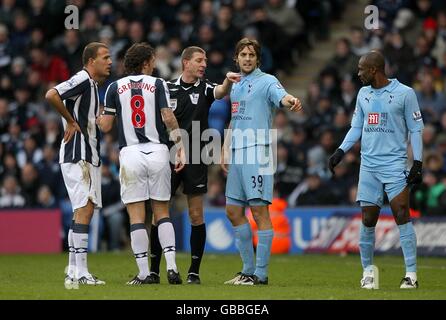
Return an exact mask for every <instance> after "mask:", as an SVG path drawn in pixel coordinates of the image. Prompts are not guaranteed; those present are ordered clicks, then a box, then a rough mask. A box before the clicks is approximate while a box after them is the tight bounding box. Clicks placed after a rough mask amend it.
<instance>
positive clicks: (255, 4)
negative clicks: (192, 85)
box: [0, 0, 446, 249]
mask: <svg viewBox="0 0 446 320" xmlns="http://www.w3.org/2000/svg"><path fill="white" fill-rule="evenodd" d="M347 2H348V1H344V0H190V1H185V0H162V1H161V0H109V1H86V0H71V1H56V0H2V1H0V210H1V209H2V208H21V207H33V208H56V207H59V208H61V209H62V211H63V212H64V224H65V226H68V224H69V222H70V220H71V207H70V203H69V199H68V196H67V192H66V190H65V186H64V183H63V180H62V176H61V172H60V167H59V164H58V150H59V144H60V140H61V138H62V135H63V128H62V123H61V118H60V116H59V115H58V114H56V113H55V111H54V110H53V109H52V108H51V107H50V106H49V105H48V104H47V103H46V102H45V101H44V93H45V92H46V90H47V89H49V88H51V87H53V86H54V85H55V84H57V83H59V82H61V81H64V80H67V79H68V78H69V77H70V76H71V75H73V74H74V73H76V72H77V71H79V70H80V69H81V68H82V61H81V60H82V59H81V56H82V50H83V47H84V45H85V44H86V43H88V42H90V41H101V42H104V43H106V44H107V45H108V46H109V48H110V51H111V55H112V59H113V67H112V68H113V70H112V76H111V77H110V78H109V79H107V81H106V82H105V83H104V84H103V85H102V86H101V87H100V101H101V102H102V101H103V95H104V93H105V89H106V87H107V85H108V84H109V83H110V82H112V81H114V80H116V79H117V78H119V77H121V76H123V57H124V53H125V51H126V49H127V48H128V47H129V46H130V45H131V44H132V43H135V42H141V41H147V42H149V43H150V44H151V45H152V46H154V47H155V48H156V54H157V62H156V70H155V75H156V76H159V77H162V78H164V79H166V80H169V79H173V78H176V77H178V75H180V74H181V59H180V55H181V52H182V49H183V48H184V47H186V46H189V45H198V46H200V47H202V48H204V49H205V50H206V51H207V57H208V67H207V72H206V77H207V78H208V79H210V80H211V81H214V82H218V83H221V81H222V80H223V79H224V77H225V74H226V72H227V71H229V70H231V71H235V70H236V67H235V66H234V63H233V49H234V45H235V43H236V42H237V41H238V40H239V39H240V38H242V37H250V38H256V39H258V40H259V41H260V43H261V45H262V57H261V59H262V70H264V71H266V72H269V73H272V74H276V75H277V76H278V77H279V78H280V79H282V78H283V77H286V76H287V75H290V74H292V71H293V69H295V68H298V66H299V63H300V57H301V56H302V55H303V54H311V50H312V45H313V44H314V42H315V41H326V40H327V39H330V38H331V37H332V35H331V34H330V23H331V22H332V21H334V20H336V19H342V13H343V10H344V9H345V6H346V5H347ZM370 3H371V4H374V5H377V6H378V7H379V12H380V28H379V29H378V30H365V29H364V28H363V26H352V27H351V30H350V34H349V36H348V37H346V38H340V39H335V40H336V41H335V46H334V48H333V57H332V58H331V59H330V60H329V61H327V63H326V65H325V66H324V67H323V68H322V69H321V71H320V73H319V75H318V77H317V78H316V79H314V81H313V82H312V83H311V84H310V86H309V87H308V90H307V96H306V97H300V98H301V99H302V101H303V105H304V109H305V111H304V113H303V114H299V115H298V116H294V115H292V114H289V113H287V112H286V111H282V110H279V111H278V112H277V113H276V116H275V118H274V126H275V128H277V129H278V137H279V143H278V148H277V151H278V152H277V158H278V163H277V172H276V174H275V182H276V185H275V193H276V196H277V197H281V198H283V199H286V200H287V202H288V206H289V207H297V206H308V205H310V206H324V205H356V204H355V195H356V184H357V178H358V172H359V164H360V154H359V150H360V149H359V145H356V146H355V147H354V148H353V149H352V150H351V151H350V152H348V153H347V155H346V157H345V160H344V161H343V162H342V163H341V164H340V165H339V166H337V167H336V169H335V170H336V174H335V176H333V175H332V174H331V173H330V171H329V170H328V169H327V160H328V157H329V155H330V154H331V153H332V152H333V151H334V150H335V149H336V148H337V147H338V146H339V145H340V143H341V142H342V139H343V137H344V136H345V134H346V132H347V131H348V129H349V128H350V119H351V115H352V113H353V110H354V108H355V99H356V94H357V92H358V90H359V88H360V86H361V84H360V82H359V80H358V78H357V76H356V74H357V63H358V60H359V57H360V56H361V55H362V54H364V53H366V52H368V51H369V50H371V49H379V50H382V52H383V53H384V54H385V56H386V58H387V73H388V75H389V77H391V78H397V79H398V80H399V81H400V82H402V83H404V84H407V85H409V86H412V87H413V88H414V89H415V90H416V93H417V97H418V101H419V103H420V107H421V110H422V113H423V118H424V121H425V126H426V128H425V130H424V133H423V141H424V161H423V163H424V178H423V179H424V180H423V184H422V185H421V186H420V187H418V188H417V189H414V190H413V192H412V202H411V204H412V206H413V207H414V208H415V209H418V210H421V212H422V214H425V215H429V214H431V215H432V214H444V213H445V212H446V158H445V157H446V97H445V95H444V92H445V79H446V78H445V77H446V3H445V2H444V1H440V0H438V1H436V0H397V1H387V0H374V1H371V2H370ZM70 4H73V5H75V6H77V7H78V8H79V30H76V29H65V28H64V20H65V18H66V16H67V14H66V13H64V8H65V6H66V5H70ZM360 14H363V13H362V12H361V13H360ZM320 67H321V66H317V68H320ZM229 119H230V109H229V102H228V99H222V100H218V101H216V102H215V103H214V105H213V106H212V108H211V112H210V118H209V123H210V126H211V127H213V128H216V129H218V130H219V131H220V132H222V131H223V129H224V128H225V126H226V125H227V123H228V121H229ZM101 157H102V163H103V166H102V174H103V176H102V186H103V192H102V194H103V206H104V208H103V210H102V216H103V219H104V221H105V224H106V225H107V227H106V229H107V232H108V233H110V234H115V235H116V234H119V233H122V230H121V229H122V228H121V227H120V226H123V225H126V223H125V221H126V219H127V215H126V214H125V211H124V206H123V205H122V202H121V201H120V196H119V179H118V176H119V149H118V145H117V135H116V131H113V132H112V133H110V134H105V135H104V136H103V139H102V145H101ZM209 172H210V174H209V186H208V190H209V192H208V194H207V196H206V199H205V201H206V203H205V205H206V206H220V207H221V206H224V204H225V197H224V188H225V177H224V175H223V174H222V172H221V171H220V170H219V169H218V166H211V168H210V170H209ZM179 193H180V192H178V193H177V196H176V197H175V198H174V201H173V204H174V208H176V210H181V208H182V206H181V201H182V200H181V197H180V196H179V195H178V194H179ZM119 246H120V243H119V238H118V237H116V236H114V237H110V241H109V243H108V244H107V247H108V249H118V248H119Z"/></svg>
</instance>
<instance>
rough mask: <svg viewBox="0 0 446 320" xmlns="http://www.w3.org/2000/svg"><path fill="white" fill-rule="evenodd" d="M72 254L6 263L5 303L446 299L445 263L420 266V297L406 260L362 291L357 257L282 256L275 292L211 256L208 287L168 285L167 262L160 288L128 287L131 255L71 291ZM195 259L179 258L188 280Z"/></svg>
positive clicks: (104, 265) (227, 259)
mask: <svg viewBox="0 0 446 320" xmlns="http://www.w3.org/2000/svg"><path fill="white" fill-rule="evenodd" d="M67 257H68V255H67V254H60V255H0V299H2V300H3V299H14V300H15V299H62V300H64V299H70V300H72V299H88V300H90V299H101V300H102V299H124V300H126V299H132V300H134V299H145V300H158V299H160V300H172V299H175V300H183V299H184V300H201V299H207V300H209V299H210V300H214V299H221V300H239V299H240V300H242V299H246V300H252V299H255V300H272V299H285V300H294V299H312V300H313V299H317V300H319V299H323V300H325V299H354V300H356V299H379V300H381V299H399V300H406V299H408V300H412V299H414V300H423V299H442V300H443V299H446V259H445V258H423V257H419V258H418V279H419V283H420V288H419V289H418V290H410V291H404V290H400V289H399V281H400V280H401V278H402V276H403V275H404V265H403V258H402V256H377V257H375V264H376V265H378V267H379V271H380V290H374V291H368V290H363V289H360V288H359V280H360V277H361V273H362V271H361V266H360V260H359V256H358V255H348V256H346V257H341V256H337V255H302V256H297V255H296V256H288V255H277V256H276V255H275V256H272V258H271V261H270V270H269V282H270V284H269V285H268V286H257V287H241V286H228V285H224V284H223V282H224V281H226V280H228V279H230V278H232V277H233V275H234V273H235V272H237V271H239V270H240V268H241V262H240V258H239V257H238V256H236V255H213V254H206V255H205V257H204V258H203V262H202V266H201V280H202V284H201V285H195V286H193V285H187V284H183V285H177V286H173V285H168V284H167V279H166V272H165V264H164V261H163V263H162V264H161V268H162V269H161V270H162V274H161V284H159V285H145V286H140V287H130V286H126V285H125V282H126V281H128V280H129V279H131V278H132V277H133V276H134V275H135V274H136V263H135V261H134V259H133V255H132V254H131V252H125V253H119V254H113V253H101V254H90V255H89V256H88V262H89V268H90V270H91V272H92V273H93V274H95V275H97V276H98V277H99V278H100V279H103V280H105V281H106V282H107V284H106V285H105V286H97V287H86V286H80V288H79V289H78V290H67V289H65V287H64V284H63V278H64V273H63V270H64V268H65V265H66V261H67ZM189 259H190V258H189V255H188V254H185V253H180V254H177V264H178V266H179V268H180V272H181V275H182V277H183V280H185V277H186V272H187V268H188V265H189Z"/></svg>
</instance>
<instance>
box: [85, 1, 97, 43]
mask: <svg viewBox="0 0 446 320" xmlns="http://www.w3.org/2000/svg"><path fill="white" fill-rule="evenodd" d="M100 26H101V22H100V21H99V18H98V13H97V12H96V10H94V9H93V8H91V9H87V10H85V11H84V12H83V14H82V20H81V23H80V31H81V33H82V40H83V41H84V42H85V43H90V42H93V41H97V39H98V32H99V28H100Z"/></svg>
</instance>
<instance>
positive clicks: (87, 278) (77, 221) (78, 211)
mask: <svg viewBox="0 0 446 320" xmlns="http://www.w3.org/2000/svg"><path fill="white" fill-rule="evenodd" d="M82 62H83V65H84V68H83V70H81V71H79V72H78V73H76V74H75V75H74V76H73V77H71V78H70V79H69V80H67V81H65V82H62V83H60V84H59V85H57V86H55V87H54V88H52V89H50V90H48V92H47V93H46V95H45V98H46V99H47V100H48V102H49V103H50V104H51V105H52V106H53V107H54V108H55V109H56V110H57V111H58V112H59V113H60V114H61V116H62V117H63V119H62V122H63V126H64V129H65V134H64V137H63V141H62V142H61V146H60V153H59V163H60V164H61V170H62V175H63V178H64V182H65V186H66V188H67V191H68V195H69V197H70V201H71V205H72V207H73V212H74V214H73V222H72V226H71V228H70V230H69V233H68V246H69V264H68V270H67V274H66V277H65V286H66V287H67V288H68V286H71V285H72V284H73V283H80V284H89V285H100V284H105V282H104V281H102V280H99V279H97V278H96V277H95V276H93V275H92V274H90V272H89V271H88V267H87V251H88V232H89V225H90V221H91V218H92V216H93V213H94V210H95V209H98V208H101V207H102V199H101V173H100V172H101V168H100V165H101V163H100V159H99V129H98V127H97V126H96V123H95V122H96V117H97V115H98V114H99V97H98V82H103V81H104V80H105V79H106V78H107V77H108V76H109V75H110V70H111V64H112V60H111V57H110V52H109V49H108V47H107V46H106V45H105V44H103V43H100V42H92V43H89V44H88V45H87V46H85V48H84V52H83V54H82ZM70 288H71V287H70Z"/></svg>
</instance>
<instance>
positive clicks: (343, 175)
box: [327, 161, 358, 205]
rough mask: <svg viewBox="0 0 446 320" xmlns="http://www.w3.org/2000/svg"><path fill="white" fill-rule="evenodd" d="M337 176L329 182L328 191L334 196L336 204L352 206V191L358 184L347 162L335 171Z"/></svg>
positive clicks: (342, 163)
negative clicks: (350, 193)
mask: <svg viewBox="0 0 446 320" xmlns="http://www.w3.org/2000/svg"><path fill="white" fill-rule="evenodd" d="M334 171H335V174H334V175H333V176H332V177H331V179H330V180H329V181H328V185H327V189H329V190H330V192H331V193H332V194H333V196H334V198H335V199H336V204H340V205H349V204H350V201H351V200H350V195H349V192H350V189H351V188H352V186H354V185H356V184H357V183H358V182H357V180H356V178H355V177H356V175H353V174H352V172H351V170H350V168H349V165H348V163H347V162H345V161H343V162H341V163H340V164H339V165H337V166H336V167H335V169H334Z"/></svg>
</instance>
